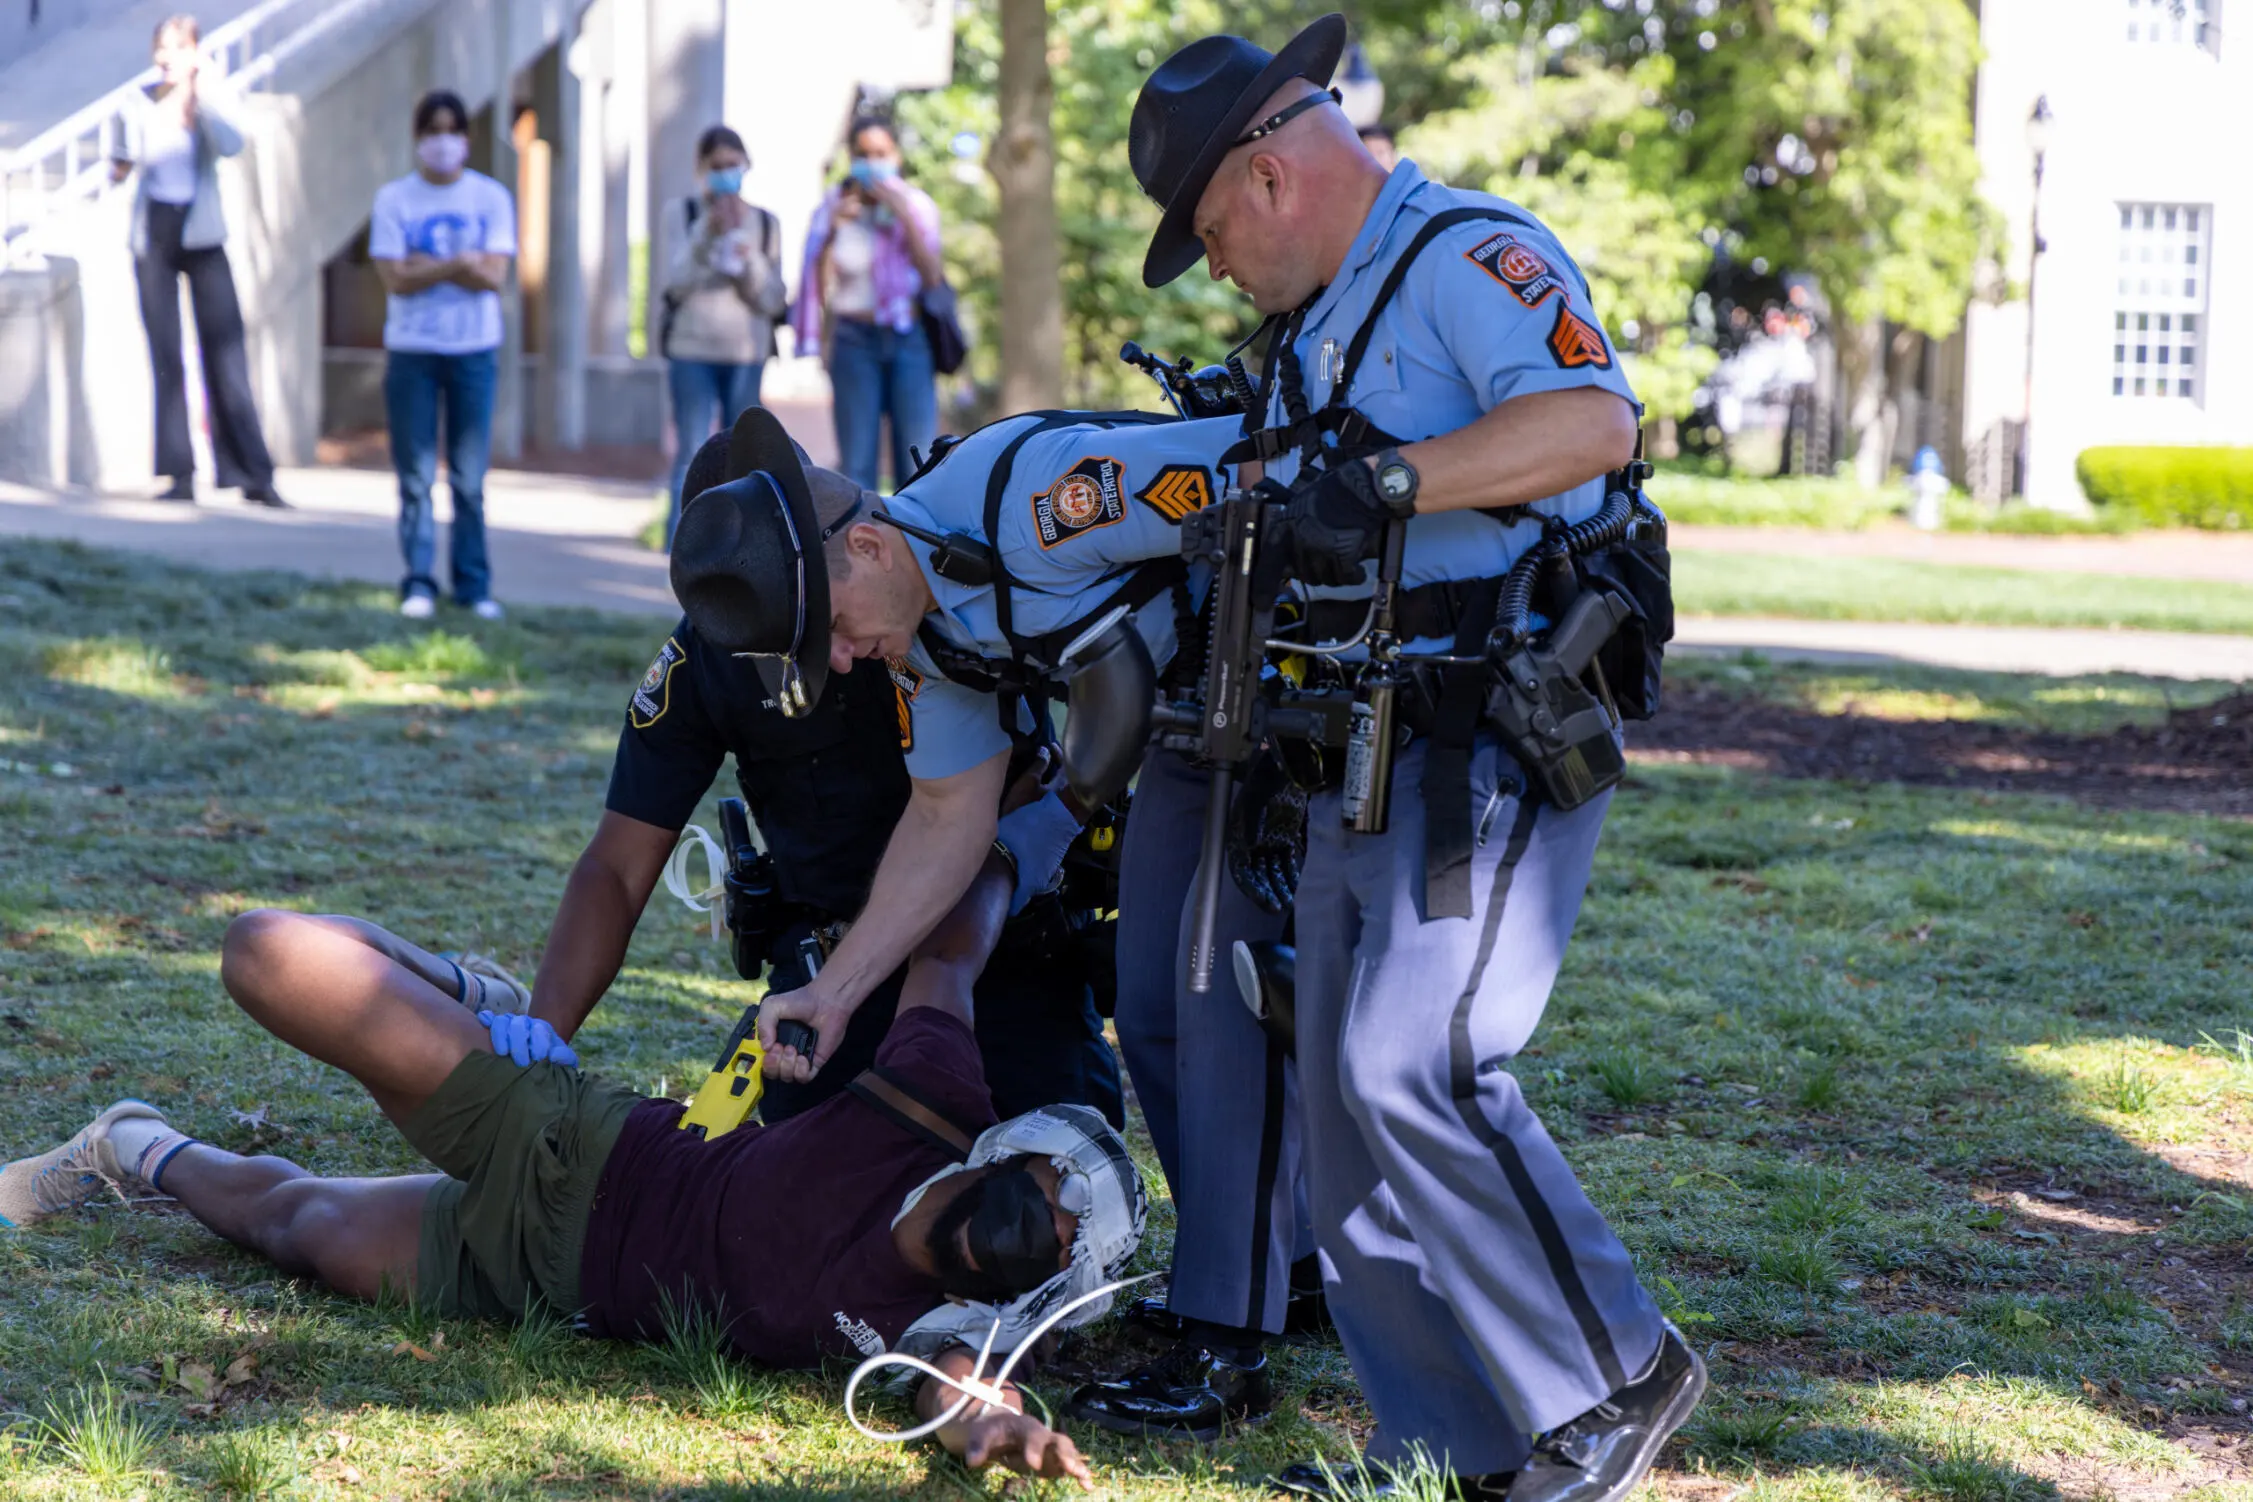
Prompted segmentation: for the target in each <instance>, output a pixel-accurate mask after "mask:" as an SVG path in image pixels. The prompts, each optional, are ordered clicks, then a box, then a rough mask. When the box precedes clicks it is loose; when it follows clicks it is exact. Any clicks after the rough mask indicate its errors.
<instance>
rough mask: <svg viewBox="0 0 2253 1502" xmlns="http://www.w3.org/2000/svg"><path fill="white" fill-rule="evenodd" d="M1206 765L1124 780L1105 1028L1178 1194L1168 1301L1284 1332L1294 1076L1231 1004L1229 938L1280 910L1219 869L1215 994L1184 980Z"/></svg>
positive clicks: (1148, 766)
mask: <svg viewBox="0 0 2253 1502" xmlns="http://www.w3.org/2000/svg"><path fill="white" fill-rule="evenodd" d="M1207 786H1208V781H1207V776H1206V774H1205V773H1203V772H1201V771H1198V770H1197V769H1196V768H1194V767H1192V766H1191V765H1190V764H1189V762H1188V760H1187V759H1186V758H1184V757H1182V756H1180V755H1178V754H1176V753H1174V752H1170V751H1157V750H1153V751H1152V752H1151V753H1150V756H1149V758H1148V760H1146V761H1144V762H1143V764H1142V774H1141V778H1140V780H1139V781H1137V782H1136V784H1135V790H1134V807H1133V810H1132V812H1131V813H1130V814H1129V815H1128V818H1127V829H1126V848H1125V849H1124V850H1122V851H1121V852H1120V855H1119V935H1118V938H1119V946H1118V947H1119V969H1118V976H1119V1000H1118V1015H1117V1017H1116V1018H1115V1019H1114V1022H1115V1024H1116V1026H1117V1028H1118V1032H1119V1048H1120V1051H1121V1052H1122V1053H1124V1054H1125V1055H1126V1066H1127V1073H1128V1075H1129V1076H1130V1077H1132V1079H1133V1081H1134V1094H1135V1099H1136V1101H1137V1102H1138V1103H1139V1104H1140V1105H1141V1107H1142V1117H1143V1120H1144V1121H1145V1122H1146V1123H1147V1124H1148V1125H1149V1128H1150V1137H1151V1140H1152V1142H1153V1143H1154V1144H1155V1145H1156V1147H1157V1149H1158V1162H1159V1163H1160V1164H1161V1165H1162V1166H1163V1167H1164V1169H1165V1174H1166V1184H1167V1187H1168V1188H1169V1189H1171V1190H1172V1192H1173V1204H1174V1216H1175V1229H1174V1239H1173V1271H1172V1274H1171V1278H1170V1282H1169V1285H1168V1289H1169V1292H1168V1307H1169V1308H1171V1309H1172V1311H1173V1312H1174V1313H1175V1314H1178V1315H1182V1316H1185V1317H1187V1318H1190V1319H1200V1320H1209V1321H1211V1322H1212V1323H1214V1324H1220V1325H1257V1326H1259V1327H1260V1328H1262V1329H1264V1330H1267V1331H1269V1332H1274V1331H1278V1330H1281V1329H1282V1328H1283V1305H1284V1301H1285V1299H1286V1298H1287V1297H1288V1296H1289V1293H1290V1268H1291V1259H1292V1255H1293V1248H1294V1246H1295V1245H1297V1244H1299V1243H1302V1242H1305V1241H1306V1234H1307V1233H1305V1232H1303V1231H1301V1230H1300V1229H1299V1222H1300V1221H1301V1220H1302V1219H1303V1211H1301V1210H1300V1209H1299V1208H1298V1207H1299V1205H1300V1204H1301V1203H1302V1202H1303V1197H1302V1196H1301V1195H1300V1194H1299V1191H1298V1183H1299V1133H1298V1111H1297V1103H1296V1102H1297V1080H1296V1073H1297V1071H1296V1070H1295V1069H1294V1068H1293V1067H1292V1066H1291V1064H1290V1062H1289V1059H1288V1056H1287V1055H1286V1054H1285V1053H1284V1051H1283V1049H1282V1048H1280V1047H1279V1046H1276V1045H1274V1044H1272V1043H1270V1042H1269V1040H1268V1037H1267V1033H1266V1032H1265V1030H1264V1029H1262V1028H1261V1027H1260V1025H1259V1022H1258V1021H1257V1019H1255V1018H1254V1017H1253V1016H1252V1014H1251V1013H1250V1012H1249V1011H1248V1010H1247V1009H1246V1008H1245V1006H1244V1004H1243V1002H1242V1001H1241V1000H1240V999H1239V998H1238V996H1237V991H1236V983H1235V980H1234V978H1233V976H1232V974H1231V972H1230V969H1229V964H1228V955H1229V945H1230V944H1231V943H1232V942H1233V941H1235V940H1237V939H1252V940H1257V939H1273V938H1276V937H1277V936H1278V935H1280V934H1281V933H1282V930H1283V920H1282V918H1280V917H1273V916H1270V915H1268V914H1266V913H1263V912H1261V911H1260V910H1259V908H1258V907H1257V906H1256V905H1255V904H1254V903H1253V902H1252V901H1251V899H1250V898H1248V897H1246V896H1245V895H1244V894H1243V893H1242V892H1241V891H1239V890H1238V889H1237V887H1236V884H1235V883H1234V882H1233V881H1229V880H1227V879H1226V877H1225V876H1224V877H1223V879H1222V883H1223V884H1222V891H1221V904H1220V929H1219V933H1220V950H1219V952H1220V962H1219V965H1218V967H1217V968H1216V969H1215V971H1214V975H1213V988H1212V990H1211V991H1209V992H1207V993H1206V994H1205V995H1203V996H1198V995H1194V994H1192V993H1191V992H1190V990H1189V965H1188V929H1189V918H1190V902H1191V900H1192V897H1193V895H1194V890H1193V889H1194V888H1195V886H1196V875H1197V856H1198V846H1199V842H1200V840H1201V838H1202V833H1203V828H1204V816H1205V791H1206V788H1207Z"/></svg>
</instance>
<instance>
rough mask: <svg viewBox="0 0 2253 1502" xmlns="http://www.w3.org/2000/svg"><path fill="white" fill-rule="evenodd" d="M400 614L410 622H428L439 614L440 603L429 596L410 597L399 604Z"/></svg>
mask: <svg viewBox="0 0 2253 1502" xmlns="http://www.w3.org/2000/svg"><path fill="white" fill-rule="evenodd" d="M399 613H400V614H401V615H403V616H405V617H406V618H407V619H408V620H410V621H427V620H429V619H430V618H431V617H432V616H434V615H436V614H437V613H438V602H437V601H436V600H433V599H432V598H431V597H430V596H428V595H409V596H407V598H405V599H404V600H401V601H400V602H399Z"/></svg>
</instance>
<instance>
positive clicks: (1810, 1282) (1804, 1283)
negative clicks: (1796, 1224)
mask: <svg viewBox="0 0 2253 1502" xmlns="http://www.w3.org/2000/svg"><path fill="white" fill-rule="evenodd" d="M1752 1265H1753V1271H1755V1272H1756V1273H1758V1274H1759V1275H1760V1276H1761V1277H1762V1278H1764V1279H1765V1280H1767V1281H1768V1282H1770V1283H1781V1284H1782V1285H1783V1286H1784V1287H1786V1288H1791V1289H1796V1290H1797V1291H1798V1292H1800V1293H1802V1294H1804V1295H1806V1296H1807V1297H1808V1298H1822V1297H1827V1296H1828V1295H1830V1294H1833V1293H1836V1292H1837V1291H1838V1283H1839V1279H1841V1278H1842V1277H1844V1276H1845V1275H1846V1274H1845V1272H1844V1270H1843V1269H1841V1268H1840V1267H1839V1265H1838V1259H1837V1258H1836V1257H1834V1256H1832V1255H1831V1254H1830V1252H1829V1251H1828V1250H1827V1249H1826V1248H1824V1247H1823V1246H1821V1245H1819V1244H1818V1245H1809V1244H1806V1243H1803V1242H1799V1243H1793V1244H1791V1245H1788V1246H1772V1247H1767V1248H1764V1249H1763V1250H1762V1251H1761V1252H1760V1253H1759V1255H1758V1256H1756V1257H1754V1258H1753V1264H1752Z"/></svg>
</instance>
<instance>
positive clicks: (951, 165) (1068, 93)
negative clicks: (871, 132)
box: [899, 0, 1493, 409]
mask: <svg viewBox="0 0 2253 1502" xmlns="http://www.w3.org/2000/svg"><path fill="white" fill-rule="evenodd" d="M1330 8H1331V7H1329V6H1327V5H1325V4H1322V3H1318V0H1253V3H1247V4H1226V5H1224V4H1220V3H1217V0H1181V3H1161V0H1116V3H1112V4H1104V5H1095V4H1069V3H1067V4H1059V5H1052V6H1051V7H1050V8H1049V22H1048V27H1049V68H1050V74H1051V78H1052V81H1053V84H1054V87H1055V98H1056V102H1055V108H1054V113H1053V116H1052V129H1053V134H1054V138H1055V147H1056V217H1057V233H1058V238H1059V242H1060V248H1061V249H1062V252H1063V258H1062V259H1063V284H1064V285H1063V295H1064V337H1065V345H1066V347H1065V355H1064V390H1065V399H1066V400H1067V401H1068V402H1070V403H1072V404H1074V405H1080V406H1091V407H1111V406H1124V407H1138V408H1152V409H1155V408H1158V407H1162V406H1163V405H1164V401H1163V398H1162V397H1160V395H1159V394H1158V391H1157V389H1156V387H1154V386H1153V385H1152V384H1151V382H1150V380H1149V378H1148V377H1146V376H1144V375H1142V374H1141V373H1140V372H1139V371H1135V370H1132V369H1130V368H1128V367H1127V366H1125V365H1122V364H1120V363H1119V359H1118V353H1119V346H1120V345H1122V344H1124V343H1125V342H1126V341H1127V340H1129V339H1132V340H1135V341H1136V342H1138V343H1140V344H1141V345H1142V346H1143V347H1144V348H1146V349H1149V350H1151V351H1153V352H1155V353H1158V354H1161V355H1165V356H1168V357H1173V356H1179V355H1191V356H1194V357H1195V358H1196V359H1197V360H1198V361H1199V362H1200V363H1202V362H1206V361H1210V360H1217V359H1218V358H1219V357H1220V355H1221V353H1222V352H1223V351H1224V350H1226V349H1227V348H1228V347H1229V346H1230V345H1233V344H1234V343H1236V341H1237V340H1239V339H1241V338H1243V337H1244V335H1246V334H1248V333H1250V332H1251V331H1252V329H1253V328H1254V327H1255V326H1256V325H1257V324H1258V322H1259V315H1258V314H1256V313H1255V312H1253V311H1252V307H1251V304H1250V303H1249V302H1248V301H1246V300H1245V299H1244V298H1243V297H1242V296H1241V295H1240V294H1238V293H1237V291H1236V290H1235V288H1234V287H1232V286H1229V285H1228V284H1226V283H1217V282H1214V281H1213V280H1212V279H1211V278H1210V277H1208V276H1207V275H1206V274H1205V272H1204V268H1203V267H1202V266H1199V267H1196V268H1193V269H1192V270H1190V271H1189V272H1187V273H1185V274H1184V275H1182V276H1181V277H1179V278H1178V279H1176V280H1175V281H1174V282H1172V283H1171V284H1170V285H1168V286H1165V287H1159V288H1155V289H1153V288H1149V287H1145V286H1143V285H1142V257H1143V253H1144V252H1145V251H1146V250H1147V249H1148V248H1149V244H1150V235H1151V232H1152V231H1154V230H1155V229H1156V228H1157V226H1158V209H1157V206H1156V205H1155V204H1153V203H1151V202H1150V200H1149V199H1148V198H1147V197H1145V196H1144V195H1143V192H1142V189H1141V187H1140V186H1139V185H1138V184H1137V183H1136V182H1135V180H1134V171H1133V167H1132V164H1131V163H1130V162H1129V161H1128V159H1127V126H1128V122H1129V119H1130V117H1131V115H1132V112H1133V109H1134V98H1135V94H1136V93H1137V92H1138V91H1139V90H1140V89H1141V87H1142V82H1143V80H1144V79H1145V78H1147V77H1148V76H1149V74H1150V71H1151V70H1152V69H1153V68H1155V67H1156V66H1157V65H1158V64H1159V63H1160V62H1162V61H1164V60H1165V58H1166V57H1167V56H1168V55H1169V54H1171V53H1172V52H1174V51H1175V50H1176V49H1178V48H1180V47H1182V46H1185V45H1187V44H1188V43H1189V42H1192V41H1194V40H1196V39H1197V38H1198V37H1201V36H1208V35H1211V34H1212V33H1214V32H1219V31H1233V32H1236V33H1239V34H1241V35H1244V36H1248V37H1251V38H1253V39H1255V40H1257V41H1260V42H1262V43H1264V44H1266V45H1268V46H1278V45H1280V44H1281V42H1282V41H1283V39H1284V38H1286V37H1288V36H1289V35H1290V34H1291V33H1292V32H1294V31H1295V30H1297V29H1298V28H1299V27H1301V26H1303V25H1305V24H1306V23H1307V22H1309V21H1312V20H1313V19H1314V18H1315V17H1317V16H1319V15H1322V14H1324V13H1325V11H1326V10H1328V9H1330ZM1354 20H1355V24H1356V26H1357V28H1358V34H1359V35H1360V36H1361V38H1362V39H1363V40H1364V42H1365V43H1366V44H1367V46H1368V47H1369V49H1370V53H1371V56H1372V58H1373V59H1374V61H1375V62H1376V64H1377V66H1378V67H1379V68H1380V69H1382V70H1383V73H1384V77H1385V80H1386V88H1387V95H1388V104H1389V105H1390V107H1391V109H1393V110H1394V111H1400V110H1407V111H1410V112H1414V113H1420V112H1421V111H1423V110H1424V109H1426V108H1430V107H1433V106H1435V105H1439V104H1444V103H1452V102H1453V101H1454V100H1455V99H1457V98H1458V97H1460V95H1461V93H1462V89H1463V85H1462V83H1461V82H1460V80H1459V79H1458V78H1457V77H1456V68H1457V65H1458V63H1459V60H1460V59H1461V58H1462V57H1463V56H1465V55H1466V54H1470V53H1475V52H1476V51H1478V50H1479V49H1480V48H1483V47H1485V46H1489V45H1491V44H1492V41H1493V32H1492V30H1491V28H1489V27H1488V26H1486V25H1485V24H1484V23H1483V22H1481V21H1480V19H1479V16H1478V13H1477V11H1476V10H1474V9H1473V8H1471V7H1467V6H1458V5H1451V4H1447V3H1444V0H1375V3H1372V4H1368V5H1363V6H1360V7H1358V8H1357V9H1356V13H1355V17H1354ZM1000 76H1001V32H1000V25H999V9H998V6H997V4H996V0H974V3H972V4H969V5H964V6H961V7H959V8H958V9H957V11H956V21H955V55H954V81H953V83H952V84H951V85H950V86H949V87H947V88H944V89H939V90H934V91H932V92H929V93H923V94H915V95H910V96H906V97H903V98H902V99H901V100H900V101H899V119H900V124H901V127H902V130H903V135H904V137H905V139H903V141H902V143H901V145H902V148H903V149H904V150H905V151H906V152H907V154H908V157H909V160H910V163H911V166H912V169H913V171H914V173H915V177H916V181H917V182H918V183H919V184H920V185H921V186H922V187H923V188H924V189H925V191H927V192H929V193H930V194H931V195H932V197H934V198H935V199H937V200H938V203H939V209H940V212H941V214H942V216H943V217H944V220H945V224H946V259H947V269H948V275H949V277H950V279H951V280H953V282H954V283H955V286H956V288H957V290H958V292H959V294H960V298H961V308H962V316H963V319H964V323H965V325H966V327H967V328H968V329H969V330H970V333H971V337H972V349H971V355H970V366H969V368H970V371H971V373H972V375H973V377H974V379H975V381H976V383H977V385H978V386H980V387H981V388H984V389H986V390H989V391H990V390H991V389H992V388H993V387H994V386H996V385H997V384H998V382H999V371H998V369H997V364H996V362H997V356H998V349H999V345H1000V339H999V336H998V333H997V331H996V323H995V319H996V313H997V309H998V306H999V294H998V292H997V290H996V289H997V288H998V286H999V279H1000V274H1001V252H1000V246H999V244H998V242H997V241H996V239H995V236H994V223H995V219H996V216H997V213H998V210H999V195H998V193H997V191H996V189H995V186H994V182H993V179H992V178H991V177H990V176H989V175H988V174H987V173H986V171H985V170H984V166H983V163H984V159H985V152H986V150H987V149H988V148H990V146H991V145H992V142H993V139H994V135H995V131H996V129H997V127H998V123H999V115H998V111H997V108H996V104H995V93H996V87H997V84H998V82H999V79H1000ZM1410 117H1412V116H1402V118H1410ZM965 133H967V135H968V136H969V137H970V138H972V141H971V142H970V144H971V145H972V151H971V154H970V155H969V156H967V157H962V156H957V155H956V154H955V151H954V142H955V140H956V138H957V137H958V136H963V135H964V134H965Z"/></svg>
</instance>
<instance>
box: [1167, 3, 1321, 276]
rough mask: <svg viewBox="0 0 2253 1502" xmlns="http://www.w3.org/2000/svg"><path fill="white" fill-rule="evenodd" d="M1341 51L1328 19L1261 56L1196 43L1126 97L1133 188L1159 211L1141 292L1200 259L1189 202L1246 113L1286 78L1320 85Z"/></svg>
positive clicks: (1219, 41) (1237, 40) (1232, 43)
mask: <svg viewBox="0 0 2253 1502" xmlns="http://www.w3.org/2000/svg"><path fill="white" fill-rule="evenodd" d="M1345 50H1346V18H1345V17H1344V16H1342V15H1338V14H1336V13H1332V14H1330V15H1327V16H1324V17H1322V19H1320V20H1319V21H1316V22H1314V23H1313V24H1312V25H1310V26H1308V27H1307V28H1306V30H1304V31H1302V32H1300V33H1299V34H1298V35H1297V36H1295V37H1293V38H1291V40H1290V41H1288V42H1286V43H1284V44H1283V50H1282V51H1280V52H1275V53H1270V52H1268V51H1267V50H1266V49H1265V48H1263V47H1259V46H1255V45H1254V44H1252V43H1250V42H1247V41H1245V40H1244V39H1243V38H1242V37H1238V36H1211V37H1203V38H1200V39H1199V40H1197V41H1194V42H1191V43H1190V44H1189V45H1188V46H1186V47H1184V48H1182V49H1181V50H1180V51H1179V52H1176V53H1175V54H1174V55H1173V56H1171V57H1169V58H1167V59H1166V60H1165V61H1164V62H1162V63H1160V64H1159V65H1158V69H1157V71H1156V72H1154V73H1152V74H1151V75H1150V78H1149V81H1148V82H1146V83H1144V84H1143V85H1142V92H1141V93H1140V94H1138V95H1136V96H1135V100H1134V119H1133V123H1132V125H1131V126H1130V127H1129V130H1128V133H1127V159H1128V160H1129V161H1130V162H1131V163H1132V164H1133V166H1134V180H1135V181H1136V182H1138V183H1140V184H1141V185H1142V191H1143V192H1145V193H1147V194H1149V195H1150V198H1151V201H1152V202H1154V203H1156V204H1157V205H1158V206H1159V207H1160V208H1162V209H1163V210H1165V214H1164V216H1163V217H1162V218H1160V219H1159V221H1158V232H1157V233H1156V234H1154V235H1152V236H1151V237H1150V252H1149V254H1148V255H1147V256H1145V257H1144V258H1143V261H1142V284H1143V285H1144V286H1146V287H1163V286H1164V285H1165V284H1166V283H1168V282H1170V281H1172V280H1173V279H1174V278H1175V277H1177V276H1179V275H1181V274H1182V273H1183V272H1184V271H1187V270H1188V269H1189V268H1190V267H1192V266H1194V265H1196V264H1197V262H1198V260H1199V258H1201V257H1202V256H1203V255H1204V253H1205V246H1204V242H1203V241H1202V240H1200V239H1198V238H1197V232H1196V227H1195V219H1196V216H1197V204H1198V201H1199V200H1200V199H1202V198H1203V197H1204V196H1205V189H1206V188H1207V187H1208V186H1209V185H1210V184H1211V183H1212V180H1213V173H1214V172H1215V171H1217V170H1218V169H1219V167H1220V159H1221V158H1222V157H1224V156H1226V155H1228V153H1229V152H1230V151H1231V150H1233V149H1234V148H1235V145H1236V141H1237V138H1238V137H1239V136H1241V135H1243V134H1244V132H1245V130H1246V129H1247V128H1248V127H1249V126H1250V125H1251V123H1252V115H1253V113H1254V112H1255V111H1257V110H1258V109H1259V107H1260V106H1261V105H1262V104H1265V103H1266V102H1267V100H1268V98H1269V97H1270V96H1271V95H1273V94H1274V92H1275V91H1276V90H1277V89H1280V88H1281V87H1283V85H1285V84H1287V83H1289V82H1290V81H1291V80H1292V79H1294V78H1303V79H1306V80H1307V81H1308V82H1309V83H1313V84H1317V85H1320V86H1323V87H1327V86H1328V85H1329V82H1330V75H1332V74H1333V73H1335V72H1337V70H1338V59H1339V57H1340V56H1341V55H1343V54H1344V52H1345Z"/></svg>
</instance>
